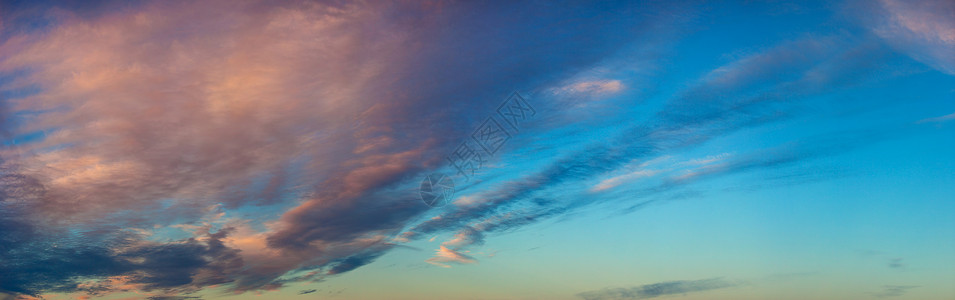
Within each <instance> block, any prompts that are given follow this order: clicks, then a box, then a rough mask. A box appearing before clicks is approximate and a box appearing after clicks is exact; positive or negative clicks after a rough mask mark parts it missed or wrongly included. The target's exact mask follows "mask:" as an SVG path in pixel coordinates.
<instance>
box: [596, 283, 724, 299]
mask: <svg viewBox="0 0 955 300" xmlns="http://www.w3.org/2000/svg"><path fill="white" fill-rule="evenodd" d="M738 285H739V284H738V283H734V282H730V281H726V280H724V279H722V278H710V279H702V280H679V281H666V282H659V283H653V284H646V285H641V286H635V287H631V288H607V289H603V290H598V291H589V292H583V293H580V294H577V296H578V297H580V298H582V299H585V300H605V299H618V300H625V299H651V298H657V297H665V296H669V295H677V294H688V293H696V292H704V291H709V290H716V289H724V288H730V287H734V286H738Z"/></svg>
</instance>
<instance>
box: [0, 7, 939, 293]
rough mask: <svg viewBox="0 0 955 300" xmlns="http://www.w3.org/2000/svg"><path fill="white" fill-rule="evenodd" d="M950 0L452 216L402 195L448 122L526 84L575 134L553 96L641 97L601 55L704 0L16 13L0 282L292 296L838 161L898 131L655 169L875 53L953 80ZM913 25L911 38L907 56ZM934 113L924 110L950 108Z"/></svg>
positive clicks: (610, 55)
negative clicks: (396, 265)
mask: <svg viewBox="0 0 955 300" xmlns="http://www.w3.org/2000/svg"><path fill="white" fill-rule="evenodd" d="M940 3H941V4H937V5H938V6H939V7H941V8H942V9H927V8H925V7H913V6H912V5H909V4H904V3H898V2H894V1H883V2H880V3H879V5H881V6H871V5H861V6H863V7H865V8H867V9H872V10H875V11H878V12H879V14H878V16H879V17H880V18H881V19H879V20H880V21H878V22H876V23H873V24H867V26H869V27H868V28H869V29H870V30H871V31H872V32H874V33H875V36H871V37H870V36H868V35H865V34H854V33H849V32H836V33H831V34H825V35H820V34H808V35H803V36H798V37H793V38H790V39H788V40H787V41H783V42H779V43H777V44H775V45H773V46H770V47H767V48H762V49H759V50H758V51H753V52H752V53H748V54H747V55H742V57H740V58H738V59H733V60H731V61H729V62H725V63H721V64H719V65H717V66H714V67H712V68H711V69H710V70H707V71H706V72H703V73H701V74H702V76H700V78H699V79H697V80H695V81H693V82H689V83H687V84H685V85H683V86H681V88H680V89H679V90H678V91H677V92H676V93H673V94H671V95H662V96H661V97H662V98H663V101H662V102H663V103H662V104H661V106H660V107H659V110H658V111H657V112H656V113H655V114H651V115H650V117H649V119H647V120H642V121H639V122H633V123H631V124H626V125H624V126H622V127H620V128H621V130H619V131H618V132H615V133H614V134H613V135H611V136H610V137H608V138H606V139H599V140H591V141H587V142H586V143H584V144H582V145H577V146H579V147H569V148H568V150H566V151H565V150H561V151H557V152H556V153H557V154H556V155H554V156H553V157H537V158H535V159H534V161H535V163H536V164H535V165H534V168H531V169H528V170H524V171H523V173H521V174H519V175H518V176H515V177H513V178H507V176H502V177H493V176H489V177H487V178H485V179H488V180H487V181H479V182H477V183H472V185H471V186H468V187H466V188H465V189H463V190H462V191H459V192H460V193H461V195H460V196H461V197H460V198H459V199H462V200H459V202H456V203H455V205H449V206H447V207H444V208H441V209H439V210H430V209H429V207H428V206H426V205H423V204H422V203H420V201H419V200H418V199H417V195H415V193H414V191H413V188H409V187H412V186H414V185H415V184H416V183H417V182H416V181H417V180H420V178H421V176H422V175H424V174H426V173H428V172H430V171H432V170H434V169H438V168H440V167H442V165H443V164H444V162H445V160H444V158H445V156H446V155H447V154H448V153H450V152H451V151H452V150H453V149H454V147H455V146H457V145H458V144H459V143H460V140H459V139H458V137H464V136H467V134H468V133H469V131H470V130H471V129H472V127H473V125H474V124H475V123H478V122H479V121H481V120H480V119H478V118H481V117H484V116H485V115H483V114H482V113H476V112H490V111H493V109H494V108H495V107H496V104H497V103H494V102H493V101H487V99H498V98H499V97H500V96H501V95H505V94H507V93H509V92H511V91H513V90H514V89H515V88H526V89H527V90H529V92H531V93H530V94H532V95H535V96H537V97H536V98H535V99H533V100H534V101H535V102H534V104H535V105H536V106H535V107H536V108H538V109H539V110H540V111H541V115H542V117H541V118H542V120H540V121H541V122H540V123H539V125H536V126H532V127H528V128H526V129H522V130H525V131H524V132H522V133H521V134H522V136H530V137H533V136H535V135H537V134H541V135H543V134H547V133H549V132H551V130H553V129H561V128H556V127H562V126H567V127H570V126H572V125H573V124H570V123H569V122H566V121H565V119H562V118H564V117H566V116H567V115H565V114H567V112H564V111H562V109H563V108H566V107H565V106H562V105H564V104H566V103H562V102H561V101H560V100H561V99H564V100H566V99H567V98H571V97H584V98H588V99H589V98H593V99H607V100H608V101H607V102H610V101H627V100H620V99H614V97H617V96H620V95H627V93H628V92H632V90H633V89H636V88H637V87H639V88H640V89H644V88H646V90H652V88H650V87H649V86H650V85H652V84H651V83H645V82H635V81H637V80H634V79H632V78H617V76H615V75H618V74H613V72H605V71H606V70H607V69H608V68H606V66H608V65H616V66H629V65H631V64H632V63H633V62H632V60H635V59H636V58H634V56H637V55H639V54H645V53H647V52H653V51H650V50H647V49H650V48H652V47H657V46H659V45H661V44H667V43H675V42H677V41H678V40H679V39H680V38H681V33H682V32H683V31H681V30H682V29H683V28H681V26H683V25H685V24H684V23H682V21H683V20H685V19H690V18H692V17H693V16H694V13H693V10H694V9H693V8H683V7H676V6H668V5H666V4H646V5H640V6H639V7H640V9H634V6H633V5H631V4H627V3H623V4H612V3H606V4H602V5H596V6H592V7H588V6H579V7H559V6H555V5H544V4H542V3H538V2H515V3H495V5H493V6H492V5H491V4H489V3H455V2H443V1H436V2H429V1H426V2H397V3H390V2H389V3H385V2H347V3H312V2H302V3H299V2H294V3H279V4H274V3H267V2H257V1H247V2H239V3H233V2H228V3H226V2H217V1H208V2H143V3H136V4H128V5H118V4H114V3H108V2H107V3H105V4H100V5H102V6H103V7H100V8H104V7H108V8H109V9H99V10H100V11H102V12H100V13H89V11H86V10H83V9H76V8H69V7H66V8H62V7H61V8H55V9H49V10H39V11H36V10H33V11H31V12H30V13H32V14H39V15H40V16H42V18H43V19H44V20H48V22H47V23H41V24H37V23H30V22H19V21H16V20H20V19H19V18H22V16H17V14H16V13H7V15H4V16H3V17H4V18H3V19H2V20H4V21H2V22H0V30H4V32H3V34H2V35H0V38H2V41H3V42H2V43H0V53H2V54H0V92H3V97H4V99H3V103H2V104H3V107H2V111H0V118H2V119H0V120H2V121H3V131H2V133H3V134H4V137H5V138H6V139H8V140H10V141H12V142H5V144H4V147H3V148H2V151H0V158H2V164H0V193H2V196H3V200H2V205H3V208H4V209H3V210H0V228H3V230H2V231H0V258H6V257H15V258H16V261H15V262H11V260H0V269H3V270H5V272H3V273H0V295H2V293H8V294H17V295H29V296H39V295H42V294H45V293H78V294H82V295H85V296H103V295H109V294H111V293H118V292H137V293H142V295H144V296H146V297H153V298H155V299H176V298H189V297H191V296H189V295H191V294H192V293H195V292H198V291H202V290H204V289H207V288H211V287H222V286H224V287H226V288H227V289H228V290H229V291H230V292H235V293H243V292H249V291H255V292H258V291H263V290H277V289H282V288H287V286H288V285H290V284H292V283H295V282H303V281H309V282H317V281H321V280H323V279H324V278H326V277H328V276H335V275H341V274H344V273H347V272H350V271H353V270H355V269H358V268H361V267H362V266H365V265H367V264H369V263H372V262H374V261H375V260H376V259H379V258H380V257H381V256H383V255H384V254H386V253H388V252H389V251H392V250H394V249H398V248H401V247H404V246H403V245H402V244H403V243H405V242H410V241H414V240H418V239H424V238H428V237H434V236H436V235H437V234H441V233H453V237H452V238H451V239H449V240H447V241H444V242H442V243H441V245H440V246H439V248H438V249H436V251H435V254H434V257H432V258H430V259H428V260H427V261H426V262H428V263H431V264H434V265H437V266H441V267H450V266H452V265H454V264H475V263H478V259H477V258H476V257H473V256H471V255H468V253H470V252H469V251H470V250H469V247H477V246H480V245H483V244H485V243H487V241H486V236H487V235H488V234H491V233H498V232H504V231H507V230H512V229H517V228H521V227H523V226H526V225H529V224H534V223H537V222H539V221H541V220H547V219H551V218H556V217H559V216H565V215H567V213H569V212H573V211H574V210H576V209H579V208H581V207H584V206H588V205H594V204H597V203H600V202H601V201H607V199H609V198H610V197H611V196H612V195H614V193H622V192H633V191H635V190H633V189H632V186H633V184H634V183H635V182H641V180H638V179H643V178H649V177H659V178H658V179H659V180H658V181H653V182H652V183H649V184H647V185H646V186H648V187H646V186H645V187H643V188H641V189H638V190H636V192H637V193H636V195H637V196H641V197H646V198H647V199H650V197H651V196H655V195H663V194H667V193H671V192H674V191H679V190H680V189H681V188H683V187H685V186H687V185H689V184H691V183H693V182H695V181H700V180H706V179H709V178H714V177H718V176H723V175H727V174H733V173H737V172H742V171H750V170H758V169H771V168H776V167H779V166H783V165H787V164H793V163H795V162H800V161H804V160H808V159H813V158H816V157H820V156H824V155H830V154H835V153H839V152H841V151H844V150H846V149H849V148H852V147H854V146H856V144H859V142H863V144H864V142H866V141H872V140H877V139H880V138H884V136H885V135H887V134H891V133H873V132H869V131H847V132H841V133H837V134H834V135H828V136H826V135H824V136H818V137H810V138H807V139H805V140H802V141H796V142H791V143H785V144H782V145H777V146H776V147H770V148H766V149H758V150H754V151H750V152H739V153H737V152H733V155H725V154H718V153H717V154H715V155H712V156H703V158H700V159H697V160H691V161H688V162H685V163H683V164H679V163H678V164H674V165H673V167H680V168H689V169H691V170H690V171H691V172H687V173H682V174H674V173H670V172H668V171H670V170H669V169H666V168H665V167H666V166H663V164H664V163H665V162H661V160H667V158H669V157H671V156H670V155H671V153H674V152H680V151H684V150H687V149H692V148H694V147H696V146H699V145H700V144H702V143H704V142H707V141H710V140H714V139H716V138H719V137H721V136H726V135H729V134H731V133H734V132H738V131H743V130H746V129H749V128H754V127H757V126H759V125H763V124H769V123H773V122H779V121H781V120H786V119H788V118H793V117H795V116H797V115H798V114H799V113H800V110H799V108H801V107H802V106H803V105H812V104H813V103H814V102H812V101H818V100H812V99H810V98H812V96H816V95H820V94H825V93H827V92H831V91H839V90H841V89H844V88H846V87H849V86H852V85H855V84H859V83H862V82H868V81H878V80H882V79H884V78H883V77H879V76H874V75H870V74H883V73H880V72H878V71H880V70H881V68H882V67H883V63H885V62H887V61H891V60H895V59H898V58H897V57H895V56H893V55H892V54H893V53H894V52H893V51H898V52H902V53H905V54H906V55H909V56H911V57H912V58H914V59H915V60H916V61H919V62H922V63H924V64H926V65H928V66H929V67H931V68H935V69H937V70H940V71H942V72H947V73H951V72H952V71H951V70H952V69H951V62H950V61H949V60H948V58H949V57H950V56H941V55H939V53H940V52H937V51H940V50H939V49H941V50H945V49H950V48H951V46H952V43H951V28H952V26H951V23H950V22H949V21H948V20H950V19H951V18H948V19H946V18H944V17H945V15H944V14H945V13H946V12H948V11H949V10H946V9H949V8H950V3H947V2H940ZM598 6H599V7H598ZM527 12H533V13H530V14H529V13H527ZM649 12H653V13H649ZM11 16H12V17H11ZM594 19H599V20H600V22H567V21H566V20H594ZM9 20H14V21H13V22H11V21H9ZM501 24H506V25H507V26H501ZM11 28H15V30H13V29H11ZM527 37H533V38H527ZM909 40H915V41H918V43H915V44H913V45H912V46H905V45H907V44H905V42H906V41H909ZM643 44H647V45H650V46H643ZM642 51H646V52H642ZM635 53H636V54H635ZM642 67H646V66H642ZM647 69H653V68H651V67H647ZM595 70H597V71H595ZM535 92H536V93H535ZM601 102H604V101H601ZM634 102H636V101H634ZM548 113H550V114H548ZM562 114H564V115H562ZM940 118H941V119H940V120H935V119H931V120H929V121H928V122H939V121H945V120H948V119H950V118H948V116H943V117H940ZM562 120H563V121H562ZM525 142H526V140H525ZM527 143H531V142H527ZM541 143H548V142H546V141H544V142H541ZM681 157H682V156H681ZM651 163H652V164H653V165H652V167H653V168H654V169H649V167H650V166H651ZM594 178H601V179H604V180H603V181H600V182H596V185H594V184H595V182H592V181H591V180H592V179H594ZM494 179H499V180H494ZM568 187H569V188H568ZM625 187H630V188H631V189H627V188H625ZM575 188H577V190H574V189H575ZM568 189H569V190H570V191H569V192H568ZM565 192H566V193H565ZM594 192H601V193H607V195H597V196H586V197H567V196H562V195H574V194H575V193H577V194H580V195H583V194H601V193H594ZM250 211H254V212H256V213H255V214H250V213H249V212H250ZM434 215H437V216H434ZM9 274H17V275H16V276H11V275H9ZM4 276H5V277H4ZM732 286H735V284H734V283H730V282H726V281H723V280H721V279H707V280H698V281H673V282H662V283H658V284H652V285H644V286H638V287H634V288H629V289H613V290H605V291H595V292H587V293H583V294H580V295H579V296H580V297H583V298H585V299H604V298H608V297H617V298H620V297H629V299H646V298H653V297H660V296H666V295H671V294H677V293H689V292H703V291H706V290H713V289H720V288H728V287H732ZM904 290H905V289H902V291H903V292H904ZM306 291H308V293H311V292H314V291H315V290H314V289H312V290H303V292H302V294H308V293H305V292H306Z"/></svg>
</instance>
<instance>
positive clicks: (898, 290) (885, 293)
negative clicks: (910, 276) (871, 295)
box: [875, 285, 919, 298]
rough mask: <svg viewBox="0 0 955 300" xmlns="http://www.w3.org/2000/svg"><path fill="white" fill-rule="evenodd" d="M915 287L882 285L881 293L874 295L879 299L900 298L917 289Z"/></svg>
mask: <svg viewBox="0 0 955 300" xmlns="http://www.w3.org/2000/svg"><path fill="white" fill-rule="evenodd" d="M918 287H919V286H916V285H883V286H882V292H879V293H877V294H875V296H876V297H879V298H892V297H901V296H902V295H905V294H906V293H908V292H909V290H911V289H914V288H918Z"/></svg>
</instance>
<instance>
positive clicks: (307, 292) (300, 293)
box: [298, 289, 318, 295]
mask: <svg viewBox="0 0 955 300" xmlns="http://www.w3.org/2000/svg"><path fill="white" fill-rule="evenodd" d="M317 291H318V290H316V289H310V290H301V291H299V292H298V294H299V295H305V294H311V293H314V292H317Z"/></svg>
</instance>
